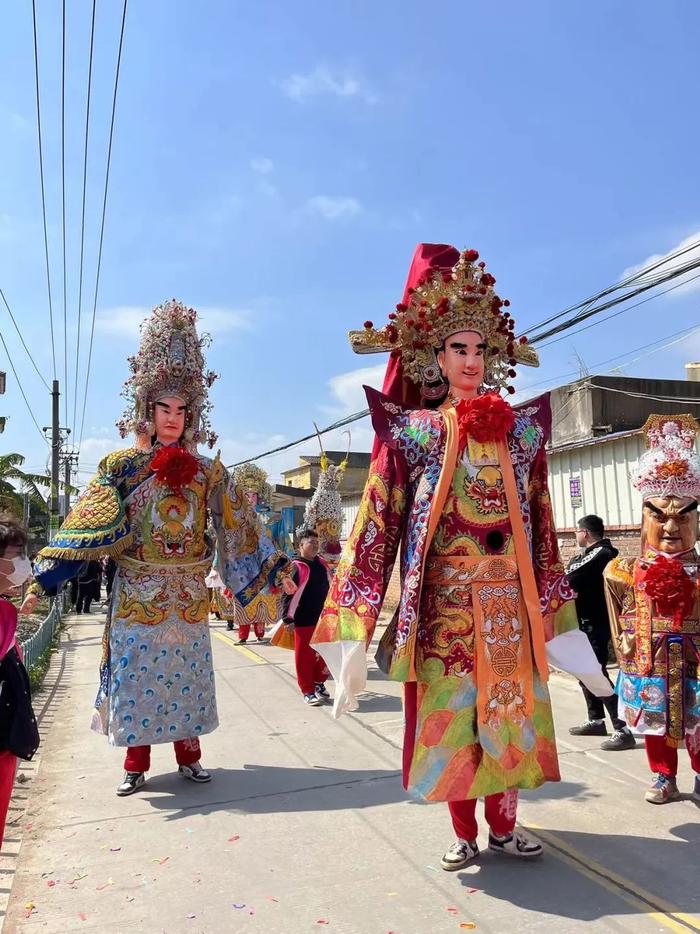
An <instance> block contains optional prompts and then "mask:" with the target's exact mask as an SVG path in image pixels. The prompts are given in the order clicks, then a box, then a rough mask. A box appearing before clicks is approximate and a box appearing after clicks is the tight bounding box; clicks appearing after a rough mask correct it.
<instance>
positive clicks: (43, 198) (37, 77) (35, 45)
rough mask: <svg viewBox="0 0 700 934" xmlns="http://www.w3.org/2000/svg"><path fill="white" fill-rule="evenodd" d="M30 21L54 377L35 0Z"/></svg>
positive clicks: (54, 375)
mask: <svg viewBox="0 0 700 934" xmlns="http://www.w3.org/2000/svg"><path fill="white" fill-rule="evenodd" d="M32 21H33V25H34V82H35V85H36V125H37V131H38V135H39V177H40V179H41V211H42V214H43V218H44V255H45V257H46V287H47V290H48V294H49V321H50V323H51V354H52V357H53V378H54V379H56V341H55V338H54V330H53V298H52V296H51V270H50V267H49V234H48V227H47V224H46V192H45V188H44V149H43V144H42V139H41V106H40V102H39V43H38V41H37V32H36V0H32Z"/></svg>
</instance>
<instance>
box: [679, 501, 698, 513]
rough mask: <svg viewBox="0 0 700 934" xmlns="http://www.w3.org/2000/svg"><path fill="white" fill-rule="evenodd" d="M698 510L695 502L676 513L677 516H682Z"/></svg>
mask: <svg viewBox="0 0 700 934" xmlns="http://www.w3.org/2000/svg"><path fill="white" fill-rule="evenodd" d="M697 508H698V504H697V502H692V503H688V505H687V506H684V507H683V509H681V511H680V512H679V513H678V515H679V516H684V515H685V514H686V513H688V512H692V511H693V510H694V509H697Z"/></svg>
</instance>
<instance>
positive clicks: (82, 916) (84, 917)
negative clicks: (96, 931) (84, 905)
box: [78, 911, 87, 921]
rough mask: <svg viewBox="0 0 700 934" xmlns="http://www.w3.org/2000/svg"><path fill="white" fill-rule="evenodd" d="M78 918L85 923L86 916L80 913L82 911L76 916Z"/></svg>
mask: <svg viewBox="0 0 700 934" xmlns="http://www.w3.org/2000/svg"><path fill="white" fill-rule="evenodd" d="M78 917H79V918H80V920H81V921H87V915H84V914H83V913H82V911H81V912H80V914H79V915H78Z"/></svg>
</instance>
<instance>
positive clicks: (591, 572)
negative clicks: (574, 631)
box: [566, 538, 618, 630]
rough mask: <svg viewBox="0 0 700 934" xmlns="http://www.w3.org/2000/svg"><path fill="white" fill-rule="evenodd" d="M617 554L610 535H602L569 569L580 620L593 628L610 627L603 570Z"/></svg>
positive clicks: (568, 572)
mask: <svg viewBox="0 0 700 934" xmlns="http://www.w3.org/2000/svg"><path fill="white" fill-rule="evenodd" d="M617 554H618V551H617V548H615V547H614V546H613V544H612V542H611V541H610V539H609V538H601V540H600V541H599V542H596V543H595V544H594V545H590V546H589V547H588V548H586V550H585V551H584V552H583V554H581V555H579V556H578V557H576V558H574V560H573V561H572V562H571V563H570V564H569V567H568V568H567V570H566V574H567V577H568V578H569V583H570V584H571V587H572V588H573V590H574V591H575V592H576V594H577V596H576V612H577V614H578V618H579V622H580V623H584V622H586V623H588V624H589V625H590V626H592V627H593V628H599V627H600V628H601V629H605V630H607V628H608V610H607V607H606V605H605V589H604V584H603V571H604V570H605V567H606V565H607V564H608V563H609V562H610V561H612V559H613V558H616V557H617Z"/></svg>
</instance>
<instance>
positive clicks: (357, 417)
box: [228, 409, 369, 470]
mask: <svg viewBox="0 0 700 934" xmlns="http://www.w3.org/2000/svg"><path fill="white" fill-rule="evenodd" d="M368 415H369V409H364V410H363V411H362V412H355V414H354V415H348V416H347V417H346V418H341V419H340V421H337V422H333V424H332V425H329V426H328V427H327V428H321V430H320V431H319V432H318V433H317V432H315V431H314V432H312V434H310V435H305V436H304V437H303V438H297V440H296V441H290V442H289V443H288V444H282V445H280V447H278V448H272V450H271V451H265V452H264V453H263V454H257V455H256V456H255V457H248V458H246V459H245V460H242V461H236V463H235V464H229V465H228V468H229V470H232V469H233V468H234V467H240V465H241V464H249V463H250V462H251V461H257V460H262V458H263V457H269V456H270V455H271V454H279V453H280V452H281V451H288V450H289V449H290V448H293V447H296V446H297V445H298V444H303V443H304V441H310V440H311V439H312V438H315V437H317V434H319V435H325V434H327V433H328V432H329V431H335V430H336V429H337V428H344V427H345V426H346V425H350V424H352V422H357V421H359V420H360V419H361V418H367V416H368Z"/></svg>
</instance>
